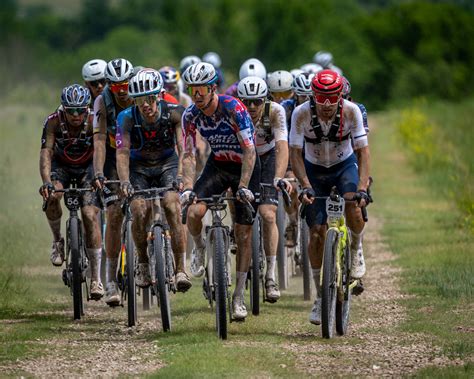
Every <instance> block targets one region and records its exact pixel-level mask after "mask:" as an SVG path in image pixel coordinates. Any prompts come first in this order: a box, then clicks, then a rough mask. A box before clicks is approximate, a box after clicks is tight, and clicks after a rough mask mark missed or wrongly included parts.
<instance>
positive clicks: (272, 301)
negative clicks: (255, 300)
mask: <svg viewBox="0 0 474 379" xmlns="http://www.w3.org/2000/svg"><path fill="white" fill-rule="evenodd" d="M264 300H265V303H270V304H274V303H276V302H277V300H275V299H269V298H264Z"/></svg>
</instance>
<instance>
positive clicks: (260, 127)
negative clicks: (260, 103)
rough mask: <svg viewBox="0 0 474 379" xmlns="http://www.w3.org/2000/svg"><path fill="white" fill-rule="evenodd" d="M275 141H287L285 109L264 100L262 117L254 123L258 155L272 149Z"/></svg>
mask: <svg viewBox="0 0 474 379" xmlns="http://www.w3.org/2000/svg"><path fill="white" fill-rule="evenodd" d="M276 141H288V130H287V126H286V115H285V110H284V109H283V107H282V106H281V105H280V104H278V103H276V102H274V101H266V102H265V105H264V110H263V114H262V117H260V119H259V120H258V121H257V123H256V124H255V144H256V148H257V153H258V155H262V154H265V153H267V152H268V151H270V150H271V149H273V148H274V147H275V142H276Z"/></svg>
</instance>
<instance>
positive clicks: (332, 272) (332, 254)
mask: <svg viewBox="0 0 474 379" xmlns="http://www.w3.org/2000/svg"><path fill="white" fill-rule="evenodd" d="M337 243H338V235H337V231H336V230H334V229H329V230H328V232H327V234H326V241H325V244H324V255H323V281H322V286H321V290H322V296H321V297H322V306H321V330H322V334H323V337H324V338H332V337H333V333H334V320H335V313H336V297H337V288H336V253H337Z"/></svg>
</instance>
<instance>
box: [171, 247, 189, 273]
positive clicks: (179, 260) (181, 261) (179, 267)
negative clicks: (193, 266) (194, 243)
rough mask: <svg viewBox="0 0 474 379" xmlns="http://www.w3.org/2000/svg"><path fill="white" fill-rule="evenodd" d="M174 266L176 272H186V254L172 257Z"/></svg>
mask: <svg viewBox="0 0 474 379" xmlns="http://www.w3.org/2000/svg"><path fill="white" fill-rule="evenodd" d="M174 259H175V264H176V272H180V271H182V272H185V271H186V253H185V252H184V253H181V254H178V253H176V254H175V255H174Z"/></svg>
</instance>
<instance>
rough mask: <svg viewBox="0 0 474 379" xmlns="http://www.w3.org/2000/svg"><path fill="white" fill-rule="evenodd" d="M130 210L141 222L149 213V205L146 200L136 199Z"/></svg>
mask: <svg viewBox="0 0 474 379" xmlns="http://www.w3.org/2000/svg"><path fill="white" fill-rule="evenodd" d="M130 210H131V211H132V215H133V217H134V219H136V220H137V219H139V220H141V219H143V218H145V217H146V213H147V203H146V201H145V199H140V198H138V199H134V200H133V201H132V203H131V204H130Z"/></svg>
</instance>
